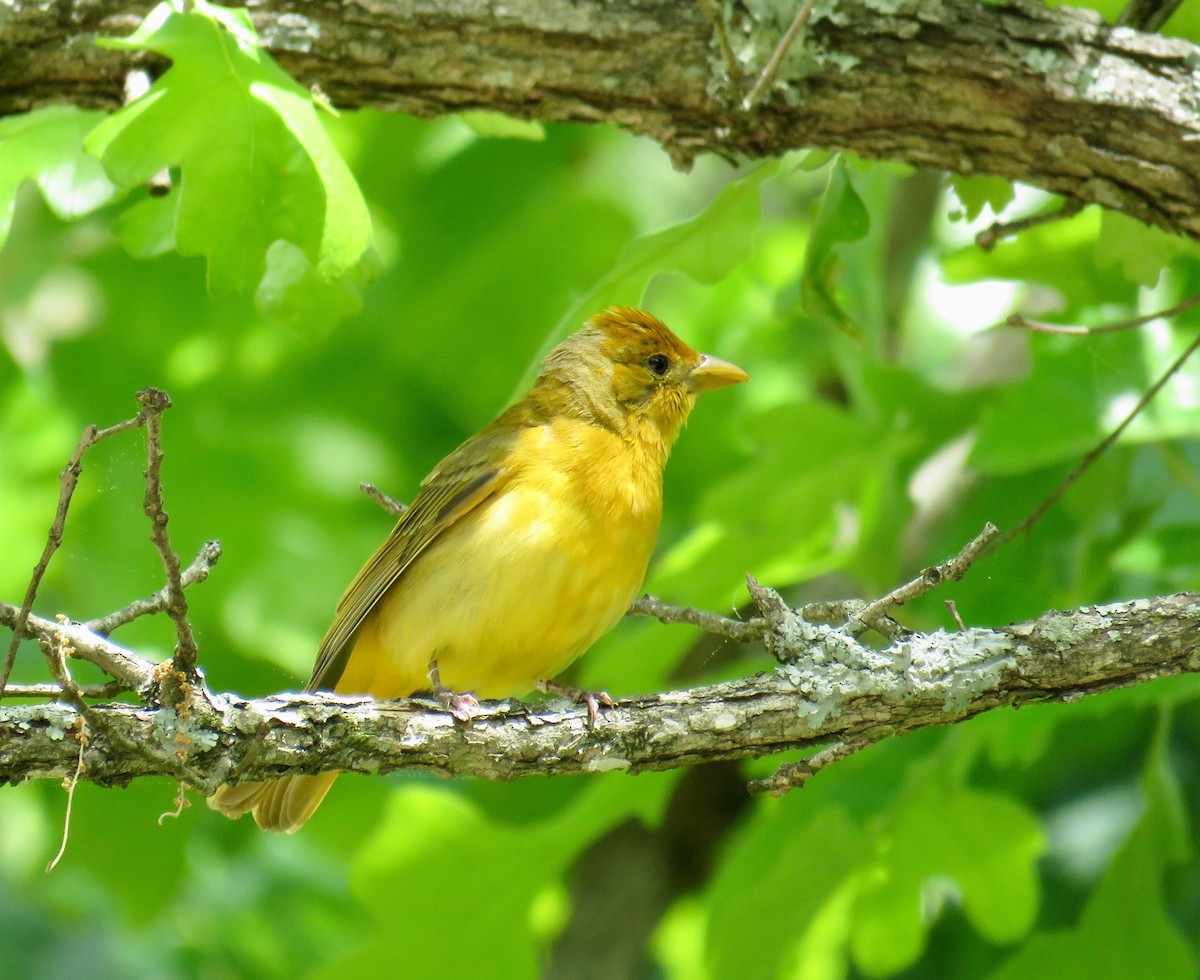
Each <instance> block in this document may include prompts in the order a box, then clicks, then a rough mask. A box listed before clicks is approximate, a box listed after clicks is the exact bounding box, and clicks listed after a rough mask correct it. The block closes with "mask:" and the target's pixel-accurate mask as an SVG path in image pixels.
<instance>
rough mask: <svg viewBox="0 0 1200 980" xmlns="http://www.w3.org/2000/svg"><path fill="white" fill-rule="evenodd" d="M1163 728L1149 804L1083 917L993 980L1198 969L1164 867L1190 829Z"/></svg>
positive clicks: (1137, 979)
mask: <svg viewBox="0 0 1200 980" xmlns="http://www.w3.org/2000/svg"><path fill="white" fill-rule="evenodd" d="M1164 717H1169V715H1167V714H1164ZM1165 731H1166V725H1165V724H1162V725H1160V728H1159V737H1158V738H1157V739H1156V740H1155V741H1156V744H1155V747H1154V749H1153V751H1152V752H1151V754H1150V758H1149V760H1148V762H1147V765H1146V768H1145V770H1144V772H1143V775H1142V780H1141V788H1142V795H1143V797H1144V798H1145V801H1146V811H1145V813H1144V814H1143V816H1142V819H1141V821H1140V822H1139V823H1138V825H1137V826H1136V827H1135V828H1134V830H1133V832H1132V833H1131V834H1130V835H1129V839H1128V840H1127V841H1126V842H1125V844H1124V846H1123V847H1122V848H1121V849H1120V850H1119V851H1118V852H1117V853H1116V854H1115V855H1113V858H1112V860H1111V861H1110V862H1109V865H1108V868H1107V869H1106V870H1105V873H1104V877H1103V878H1101V880H1100V883H1099V884H1098V885H1097V886H1096V888H1095V890H1094V891H1093V892H1092V895H1091V898H1090V899H1089V900H1088V903H1087V906H1086V908H1085V909H1084V911H1083V914H1082V916H1081V917H1080V920H1079V924H1078V925H1077V926H1076V927H1075V928H1073V929H1066V930H1056V931H1053V932H1050V931H1047V932H1041V933H1038V934H1037V935H1035V936H1033V937H1032V938H1031V939H1030V940H1029V941H1028V942H1027V943H1026V944H1025V945H1024V946H1023V947H1022V949H1021V950H1020V952H1018V953H1017V954H1016V955H1015V956H1013V957H1012V958H1011V959H1009V960H1008V961H1006V962H1005V963H1004V965H1003V966H1002V967H1000V969H998V970H996V971H995V972H994V973H993V974H992V975H991V980H1017V978H1025V977H1030V976H1046V977H1065V976H1079V977H1087V976H1094V977H1104V978H1105V980H1141V978H1143V977H1154V978H1155V980H1175V978H1178V980H1184V978H1190V977H1195V976H1196V966H1197V964H1196V958H1195V956H1194V955H1193V953H1192V950H1191V948H1190V946H1189V944H1188V943H1187V941H1186V940H1185V939H1184V937H1183V936H1182V935H1180V933H1179V930H1178V929H1177V928H1176V927H1175V925H1174V923H1173V922H1172V921H1171V917H1170V914H1169V912H1168V910H1167V907H1166V904H1165V902H1164V900H1163V875H1164V872H1165V871H1166V870H1167V869H1168V868H1169V867H1170V866H1171V865H1174V864H1177V863H1179V862H1180V861H1183V860H1185V859H1186V858H1187V856H1188V845H1187V828H1186V826H1185V818H1184V815H1183V810H1182V802H1181V797H1180V792H1179V787H1178V785H1177V784H1176V782H1175V777H1174V774H1173V773H1172V772H1171V770H1170V764H1169V761H1168V759H1167V755H1166V752H1165Z"/></svg>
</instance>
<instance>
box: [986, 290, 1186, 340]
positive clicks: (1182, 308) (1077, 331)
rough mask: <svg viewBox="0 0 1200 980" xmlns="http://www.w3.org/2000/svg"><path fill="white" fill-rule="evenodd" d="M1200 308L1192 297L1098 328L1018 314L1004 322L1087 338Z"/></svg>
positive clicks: (1034, 330) (1006, 324)
mask: <svg viewBox="0 0 1200 980" xmlns="http://www.w3.org/2000/svg"><path fill="white" fill-rule="evenodd" d="M1196 306H1200V296H1193V297H1192V298H1191V299H1185V300H1184V301H1183V302H1182V303H1176V304H1175V305H1174V306H1169V307H1167V308H1166V309H1165V310H1159V311H1158V312H1157V313H1144V314H1142V315H1141V316H1134V317H1130V318H1129V319H1128V320H1117V321H1116V322H1115V323H1105V324H1102V325H1101V326H1099V327H1080V326H1073V325H1066V324H1061V323H1045V322H1043V321H1041V320H1030V319H1028V318H1026V317H1023V316H1021V314H1019V313H1014V314H1012V315H1011V316H1010V317H1009V318H1008V319H1007V320H1005V321H1004V325H1005V326H1006V327H1020V328H1023V329H1025V330H1032V331H1033V332H1034V333H1057V334H1069V335H1072V336H1087V335H1089V334H1101V333H1117V332H1118V331H1120V330H1131V329H1133V328H1134V327H1140V326H1144V325H1145V324H1147V323H1150V322H1151V321H1152V320H1167V319H1170V318H1171V317H1173V316H1178V315H1179V314H1180V313H1185V312H1187V311H1188V310H1190V309H1192V308H1193V307H1196Z"/></svg>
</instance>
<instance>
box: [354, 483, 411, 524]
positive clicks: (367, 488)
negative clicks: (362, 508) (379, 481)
mask: <svg viewBox="0 0 1200 980" xmlns="http://www.w3.org/2000/svg"><path fill="white" fill-rule="evenodd" d="M358 488H359V489H360V490H361V491H362V492H363V493H365V494H366V495H367V496H368V497H370V498H371V499H372V500H374V501H375V503H377V504H379V506H380V507H382V508H383V509H384V510H386V511H387V512H388V513H389V514H391V515H392V516H393V517H400V516H401V515H402V514H403V513H404V512H405V511H406V510H408V504H406V503H402V502H401V501H399V500H397V499H396V498H395V497H389V496H388V495H387V494H386V493H384V492H383V491H382V490H380V489H379V487H377V486H375V484H374V483H360V484H359V485H358Z"/></svg>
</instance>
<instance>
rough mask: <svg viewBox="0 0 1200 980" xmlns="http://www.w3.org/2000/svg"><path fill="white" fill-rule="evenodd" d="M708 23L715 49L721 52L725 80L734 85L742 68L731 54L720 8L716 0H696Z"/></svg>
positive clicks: (739, 77) (731, 48) (730, 46)
mask: <svg viewBox="0 0 1200 980" xmlns="http://www.w3.org/2000/svg"><path fill="white" fill-rule="evenodd" d="M696 6H697V7H699V8H700V10H701V12H702V13H703V14H704V16H705V17H707V18H708V22H709V23H710V24H712V29H713V36H714V37H716V39H717V47H718V48H719V49H720V51H721V61H722V62H723V63H724V65H725V78H726V80H727V81H728V82H729V83H730V85H731V86H732V85H736V84H737V83H738V82H739V81H740V80H741V77H742V66H741V63H740V62H739V61H738V60H737V55H735V54H734V53H733V45H731V44H730V43H729V31H727V30H726V29H725V19H724V17H722V16H721V8H720V7H719V6H718V5H717V3H716V0H696Z"/></svg>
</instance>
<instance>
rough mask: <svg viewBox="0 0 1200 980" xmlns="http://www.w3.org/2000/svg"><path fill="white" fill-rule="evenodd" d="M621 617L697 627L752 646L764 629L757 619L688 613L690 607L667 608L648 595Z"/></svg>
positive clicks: (702, 611) (638, 600)
mask: <svg viewBox="0 0 1200 980" xmlns="http://www.w3.org/2000/svg"><path fill="white" fill-rule="evenodd" d="M625 615H626V616H651V617H653V618H654V619H657V620H658V621H659V622H660V623H668V624H671V623H686V624H687V625H689V626H698V627H700V629H702V630H704V631H705V632H708V633H716V634H717V635H719V636H727V637H729V638H730V639H731V640H737V641H738V642H739V643H752V642H753V641H755V640H758V639H761V638H762V635H763V630H764V629H766V623H765V622H764V621H763V620H761V619H747V620H741V619H729V618H728V617H726V616H718V615H717V614H716V613H710V612H705V611H704V610H703V609H692V608H691V607H690V606H669V605H667V604H666V603H665V602H662V601H661V600H659V599H656V598H655V597H654V596H652V595H644V596H642V597H641V598H640V599H635V600H634V601H633V605H631V606H630V607H629V609H628V610H627V611H626V613H625Z"/></svg>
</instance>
